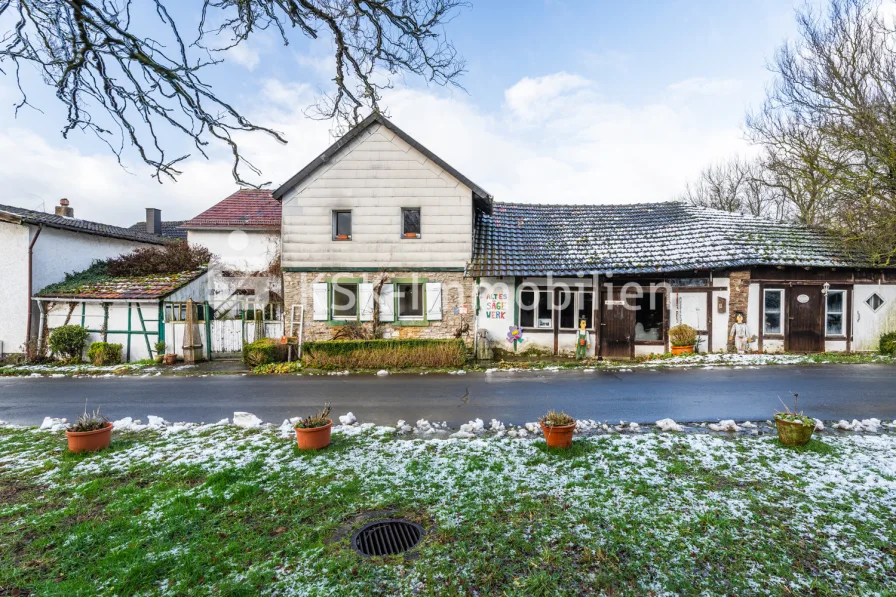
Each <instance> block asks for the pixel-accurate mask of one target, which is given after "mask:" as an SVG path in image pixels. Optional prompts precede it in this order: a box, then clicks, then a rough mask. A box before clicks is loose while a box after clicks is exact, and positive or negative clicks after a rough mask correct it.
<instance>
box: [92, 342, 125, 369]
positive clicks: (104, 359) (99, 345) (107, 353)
mask: <svg viewBox="0 0 896 597" xmlns="http://www.w3.org/2000/svg"><path fill="white" fill-rule="evenodd" d="M87 360H89V361H90V362H91V363H93V364H94V365H97V366H103V365H117V364H118V363H120V362H121V344H111V343H109V342H94V343H93V344H91V345H90V348H88V349H87Z"/></svg>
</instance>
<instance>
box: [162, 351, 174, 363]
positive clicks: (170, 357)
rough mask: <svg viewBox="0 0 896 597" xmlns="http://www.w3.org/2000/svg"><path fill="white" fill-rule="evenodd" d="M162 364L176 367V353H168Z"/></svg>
mask: <svg viewBox="0 0 896 597" xmlns="http://www.w3.org/2000/svg"><path fill="white" fill-rule="evenodd" d="M162 362H163V363H165V364H166V365H174V364H175V363H177V353H176V352H166V353H165V356H164V357H163V359H162Z"/></svg>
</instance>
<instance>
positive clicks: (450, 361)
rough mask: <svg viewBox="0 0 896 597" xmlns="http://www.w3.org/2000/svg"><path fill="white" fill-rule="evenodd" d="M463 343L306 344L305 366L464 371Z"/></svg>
mask: <svg viewBox="0 0 896 597" xmlns="http://www.w3.org/2000/svg"><path fill="white" fill-rule="evenodd" d="M466 360H467V348H466V346H465V345H464V342H463V340H460V339H453V340H334V341H328V342H306V343H305V344H304V345H303V347H302V362H303V363H304V364H305V366H307V367H315V368H318V369H407V368H410V367H460V366H462V365H463V364H464V363H465V362H466Z"/></svg>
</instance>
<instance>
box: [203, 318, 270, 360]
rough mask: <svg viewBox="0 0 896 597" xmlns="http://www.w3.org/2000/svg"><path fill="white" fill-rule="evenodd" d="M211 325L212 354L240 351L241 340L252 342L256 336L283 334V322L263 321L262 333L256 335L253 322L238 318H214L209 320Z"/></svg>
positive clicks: (267, 336) (268, 336)
mask: <svg viewBox="0 0 896 597" xmlns="http://www.w3.org/2000/svg"><path fill="white" fill-rule="evenodd" d="M209 324H210V326H211V338H212V340H211V347H212V354H214V353H222V352H229V353H234V352H240V351H242V350H243V342H244V341H245V342H252V341H254V340H257V339H258V338H261V337H264V338H280V337H281V336H283V322H281V321H265V322H264V324H263V326H264V335H263V336H258V337H256V335H255V322H254V321H246V322H243V321H242V320H240V319H216V320H214V321H211V322H209Z"/></svg>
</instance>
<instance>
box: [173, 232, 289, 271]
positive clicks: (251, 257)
mask: <svg viewBox="0 0 896 597" xmlns="http://www.w3.org/2000/svg"><path fill="white" fill-rule="evenodd" d="M187 241H188V242H189V243H190V244H191V245H202V246H203V247H205V248H206V249H208V250H209V251H211V252H212V253H214V254H215V255H216V256H217V260H216V261H217V262H218V263H219V264H220V266H221V267H223V268H227V269H231V270H237V271H242V272H249V271H252V272H254V271H263V270H266V269H267V268H268V266H269V265H270V264H271V261H273V260H275V259H277V257H278V256H279V255H280V231H279V230H252V229H240V230H188V231H187Z"/></svg>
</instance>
